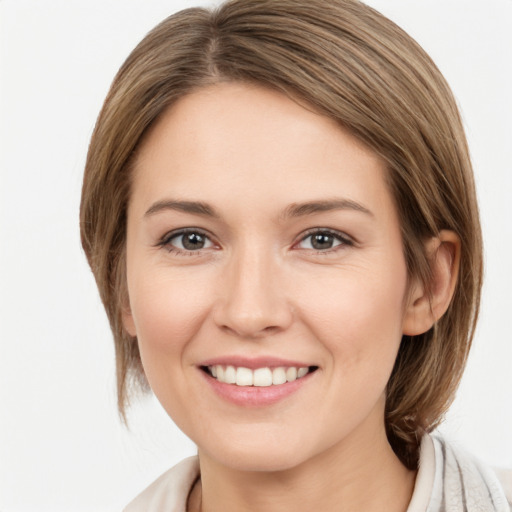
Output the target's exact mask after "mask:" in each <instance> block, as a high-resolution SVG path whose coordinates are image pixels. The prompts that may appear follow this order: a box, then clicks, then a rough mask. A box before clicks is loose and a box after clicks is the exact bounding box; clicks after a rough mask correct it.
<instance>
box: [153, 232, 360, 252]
mask: <svg viewBox="0 0 512 512" xmlns="http://www.w3.org/2000/svg"><path fill="white" fill-rule="evenodd" d="M187 234H195V235H199V236H201V237H204V238H205V239H206V240H207V241H208V242H209V243H210V244H212V246H214V245H215V244H214V242H213V241H212V239H211V236H210V235H209V234H208V233H206V232H205V231H203V230H202V229H199V228H185V229H180V230H178V231H171V232H170V233H167V234H166V235H164V236H163V237H162V239H161V240H160V241H159V242H158V243H157V246H158V247H161V248H164V249H165V250H167V251H168V252H170V253H174V254H177V255H180V256H197V255H198V254H200V253H201V250H202V249H203V248H200V249H197V250H187V249H181V248H179V247H175V246H173V245H172V244H171V240H174V239H176V238H179V237H183V236H185V235H187ZM314 235H328V236H332V237H333V238H334V240H336V241H338V242H340V243H339V244H338V245H335V246H333V247H330V248H328V249H324V250H322V249H314V248H311V249H306V250H309V251H313V252H314V254H321V255H326V254H330V253H333V252H336V251H338V250H340V249H342V248H343V247H351V246H353V245H354V240H353V239H352V238H350V237H349V236H348V235H346V234H345V233H342V232H340V231H335V230H333V229H329V228H313V229H310V230H308V231H306V232H305V233H303V234H302V235H301V238H300V239H299V240H298V241H297V242H295V243H294V244H293V246H292V248H294V247H297V246H298V245H299V244H301V243H303V242H304V241H306V240H307V239H308V238H310V237H312V236H314ZM209 248H210V247H206V249H209Z"/></svg>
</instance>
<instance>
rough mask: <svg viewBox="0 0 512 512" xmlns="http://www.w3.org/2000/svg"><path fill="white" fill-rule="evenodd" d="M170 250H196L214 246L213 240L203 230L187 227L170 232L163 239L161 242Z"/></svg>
mask: <svg viewBox="0 0 512 512" xmlns="http://www.w3.org/2000/svg"><path fill="white" fill-rule="evenodd" d="M160 245H162V246H164V247H165V248H166V249H168V250H169V251H177V252H180V251H184V252H185V251H188V252H195V251H199V250H201V249H209V248H210V247H213V245H214V244H213V242H212V241H211V240H210V238H208V236H207V235H206V234H204V233H202V232H201V231H198V230H193V229H187V230H181V231H179V232H174V233H169V234H168V235H166V236H165V237H164V238H163V239H162V242H161V244H160Z"/></svg>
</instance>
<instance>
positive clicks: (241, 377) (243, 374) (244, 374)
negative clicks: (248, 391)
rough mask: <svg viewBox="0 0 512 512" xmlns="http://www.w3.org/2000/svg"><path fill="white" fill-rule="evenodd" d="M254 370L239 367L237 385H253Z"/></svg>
mask: <svg viewBox="0 0 512 512" xmlns="http://www.w3.org/2000/svg"><path fill="white" fill-rule="evenodd" d="M252 380H253V379H252V370H249V368H243V367H240V368H237V370H236V385H237V386H252Z"/></svg>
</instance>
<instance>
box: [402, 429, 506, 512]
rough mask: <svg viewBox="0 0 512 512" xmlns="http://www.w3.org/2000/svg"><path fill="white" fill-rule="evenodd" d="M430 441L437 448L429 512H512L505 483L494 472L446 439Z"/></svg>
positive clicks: (432, 437)
mask: <svg viewBox="0 0 512 512" xmlns="http://www.w3.org/2000/svg"><path fill="white" fill-rule="evenodd" d="M430 439H432V442H433V446H434V459H435V473H434V479H433V485H432V492H431V494H430V501H429V504H428V507H427V512H510V511H511V510H512V505H511V503H510V502H509V501H508V500H507V497H506V493H505V489H504V486H503V483H505V482H503V483H502V482H500V479H499V478H498V476H497V475H496V473H495V472H494V471H493V470H491V469H490V468H488V467H486V466H485V465H484V464H482V463H480V462H479V461H477V460H476V459H475V458H474V457H473V456H471V455H470V454H468V453H467V452H465V451H464V450H462V449H460V448H458V447H456V446H454V445H452V444H448V443H447V442H446V441H445V440H444V439H443V438H442V437H439V436H430ZM422 448H423V446H422ZM504 475H505V476H506V473H505V474H504ZM411 512H412V511H411Z"/></svg>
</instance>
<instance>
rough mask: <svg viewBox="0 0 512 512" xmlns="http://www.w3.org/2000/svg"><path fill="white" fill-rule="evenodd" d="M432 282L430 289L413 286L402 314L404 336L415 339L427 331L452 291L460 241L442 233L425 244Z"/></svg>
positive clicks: (444, 306)
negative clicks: (414, 337)
mask: <svg viewBox="0 0 512 512" xmlns="http://www.w3.org/2000/svg"><path fill="white" fill-rule="evenodd" d="M426 250H427V253H428V255H429V260H430V264H431V272H432V274H431V275H432V281H431V283H430V286H429V289H426V288H425V287H424V286H423V285H422V284H421V283H418V282H416V283H414V284H413V285H412V289H411V292H410V295H409V301H408V304H407V306H406V309H405V313H404V322H403V334H406V335H408V336H416V335H418V334H423V333H424V332H426V331H428V330H429V329H430V328H431V327H432V326H433V325H434V323H435V322H437V321H438V320H439V319H440V318H441V317H442V316H443V315H444V313H445V312H446V310H447V309H448V306H449V305H450V302H451V300H452V297H453V293H454V291H455V285H456V283H457V277H458V273H459V262H460V238H459V237H458V235H457V234H456V233H454V232H453V231H449V230H443V231H441V232H440V233H439V236H438V237H435V238H432V239H430V240H429V241H428V242H427V245H426Z"/></svg>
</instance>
